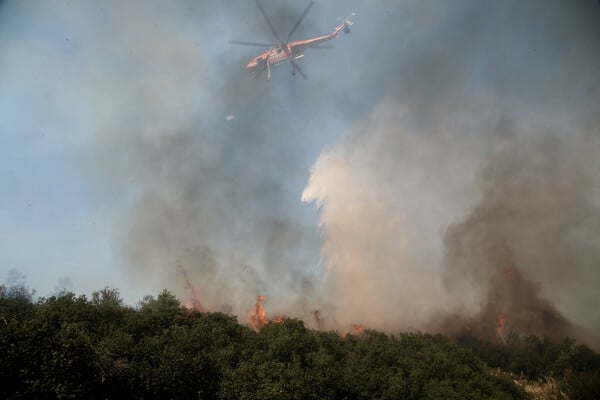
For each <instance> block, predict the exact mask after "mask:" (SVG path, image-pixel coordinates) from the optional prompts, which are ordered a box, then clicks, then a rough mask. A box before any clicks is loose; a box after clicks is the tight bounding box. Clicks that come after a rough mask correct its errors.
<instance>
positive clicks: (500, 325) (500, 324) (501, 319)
mask: <svg viewBox="0 0 600 400" xmlns="http://www.w3.org/2000/svg"><path fill="white" fill-rule="evenodd" d="M505 323H506V314H505V313H504V311H502V312H500V314H498V319H497V320H496V339H498V340H499V341H501V340H502V337H503V336H502V335H503V333H504V324H505Z"/></svg>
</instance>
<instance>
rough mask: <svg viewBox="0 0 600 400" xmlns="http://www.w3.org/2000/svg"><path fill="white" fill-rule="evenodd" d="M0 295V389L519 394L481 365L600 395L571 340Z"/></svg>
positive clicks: (322, 395)
mask: <svg viewBox="0 0 600 400" xmlns="http://www.w3.org/2000/svg"><path fill="white" fill-rule="evenodd" d="M0 307H1V308H0V312H1V313H2V314H1V316H2V318H3V319H2V320H0V355H1V357H2V363H1V364H0V380H1V381H2V382H3V385H1V386H0V398H7V399H16V398H55V399H63V398H87V399H96V398H97V399H116V398H119V399H120V398H124V399H127V398H129V399H145V398H168V399H400V398H401V399H439V398H444V399H465V398H466V399H523V398H526V395H525V393H524V392H523V391H522V390H521V389H520V388H519V387H518V386H517V385H515V384H514V382H513V380H512V379H511V378H509V377H508V376H507V375H504V374H499V373H493V371H492V370H490V369H489V367H488V365H489V366H494V367H496V366H498V367H501V368H503V369H505V370H506V371H512V372H515V371H517V373H520V371H521V370H522V371H525V372H524V373H526V374H529V375H530V376H533V377H535V376H542V375H543V374H545V373H552V374H554V376H560V377H561V379H562V380H561V381H560V384H561V390H562V391H563V392H564V393H567V394H568V395H569V398H570V399H572V400H573V399H584V398H598V380H599V379H598V378H599V375H598V374H599V371H600V361H599V358H598V357H599V356H598V354H596V353H595V352H593V351H592V350H591V349H589V348H588V347H586V346H583V345H576V344H575V343H574V342H573V341H571V340H567V341H565V342H564V343H559V344H554V343H552V342H550V341H547V340H546V339H540V338H535V337H530V338H521V337H513V338H512V339H511V342H507V343H504V344H490V343H485V342H480V341H476V340H475V339H473V338H470V339H469V340H463V342H462V343H461V346H462V347H461V346H458V345H456V344H455V343H453V342H451V341H449V340H448V339H446V338H444V337H442V336H432V335H425V334H401V335H399V336H388V335H385V334H383V333H381V332H377V331H369V330H368V331H366V332H365V335H364V336H363V337H356V336H351V335H346V336H345V337H342V336H340V335H339V334H338V333H336V332H318V331H314V330H311V329H307V328H306V327H305V326H304V323H303V322H302V321H300V320H297V319H285V320H284V321H283V322H282V323H270V324H267V325H266V326H265V327H264V328H263V329H261V330H260V332H258V333H257V332H254V331H253V330H252V329H250V328H248V327H246V326H243V325H240V324H239V323H238V321H237V319H236V318H235V317H234V316H231V315H225V314H221V313H199V312H196V311H193V310H188V309H186V308H184V307H182V305H181V303H180V302H179V301H178V300H177V298H176V297H175V296H174V295H173V294H171V293H169V292H168V291H163V292H162V293H160V294H159V295H158V296H157V297H156V298H154V297H146V298H145V299H144V300H143V301H142V302H141V303H140V305H139V306H138V307H137V308H135V309H134V308H131V307H128V306H126V305H125V304H124V303H123V301H122V299H121V297H120V296H119V293H118V291H116V290H114V289H109V288H105V289H103V290H100V291H98V292H95V293H93V294H92V296H91V299H88V298H86V297H85V296H76V295H74V294H73V293H68V292H63V293H60V294H58V295H56V296H52V297H49V298H43V299H40V300H38V301H37V302H33V299H32V296H31V295H29V292H28V291H27V290H20V291H12V292H11V291H8V289H7V288H6V287H0ZM464 347H466V348H464ZM482 359H483V360H484V361H485V362H484V361H482ZM486 364H487V365H486Z"/></svg>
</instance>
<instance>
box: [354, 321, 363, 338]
mask: <svg viewBox="0 0 600 400" xmlns="http://www.w3.org/2000/svg"><path fill="white" fill-rule="evenodd" d="M352 332H353V333H352V334H353V335H354V336H360V337H363V336H364V335H365V327H364V326H362V325H361V324H352Z"/></svg>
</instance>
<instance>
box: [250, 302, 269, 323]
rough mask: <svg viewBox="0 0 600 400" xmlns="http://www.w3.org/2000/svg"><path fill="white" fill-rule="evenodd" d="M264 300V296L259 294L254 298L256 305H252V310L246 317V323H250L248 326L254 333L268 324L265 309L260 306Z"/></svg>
mask: <svg viewBox="0 0 600 400" xmlns="http://www.w3.org/2000/svg"><path fill="white" fill-rule="evenodd" d="M264 299H265V296H263V295H261V294H259V295H258V296H256V304H255V305H254V308H253V309H252V311H251V312H250V315H249V316H248V321H249V322H250V325H252V328H254V330H255V331H256V332H258V331H259V330H260V328H262V327H263V326H265V325H266V324H268V323H269V321H268V320H267V314H266V313H265V308H264V307H263V305H262V302H263V300H264Z"/></svg>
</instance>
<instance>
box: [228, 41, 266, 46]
mask: <svg viewBox="0 0 600 400" xmlns="http://www.w3.org/2000/svg"><path fill="white" fill-rule="evenodd" d="M229 43H230V44H241V45H242V46H258V47H273V46H275V45H274V44H272V43H256V42H246V41H243V40H230V41H229Z"/></svg>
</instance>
